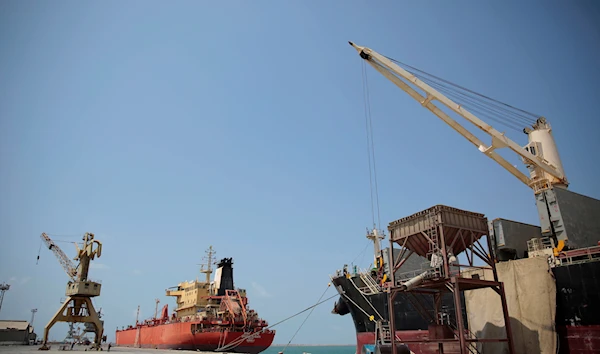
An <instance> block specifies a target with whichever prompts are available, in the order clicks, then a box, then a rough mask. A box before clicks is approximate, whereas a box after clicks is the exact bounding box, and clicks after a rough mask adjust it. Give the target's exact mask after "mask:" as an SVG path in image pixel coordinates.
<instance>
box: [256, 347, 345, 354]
mask: <svg viewBox="0 0 600 354" xmlns="http://www.w3.org/2000/svg"><path fill="white" fill-rule="evenodd" d="M283 348H284V347H276V346H272V347H270V348H269V349H267V350H265V351H264V352H262V353H263V354H277V353H279V352H280V351H282V350H283ZM355 352H356V347H355V346H354V345H349V346H322V347H312V346H308V347H287V349H286V350H285V352H284V354H302V353H310V354H355Z"/></svg>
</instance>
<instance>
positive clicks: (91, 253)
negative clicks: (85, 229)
mask: <svg viewBox="0 0 600 354" xmlns="http://www.w3.org/2000/svg"><path fill="white" fill-rule="evenodd" d="M41 238H42V240H44V242H45V243H46V245H47V246H48V248H49V249H50V250H52V252H54V254H55V255H56V257H57V258H58V261H59V263H60V264H61V265H62V267H63V269H64V270H65V272H66V273H67V275H68V276H69V278H70V279H69V281H68V283H67V289H66V295H67V299H66V300H65V301H64V302H63V303H62V305H61V307H60V308H59V309H58V311H57V312H56V314H55V315H54V316H53V317H52V319H51V320H50V322H48V324H47V325H46V327H45V328H44V339H43V343H42V346H41V347H40V350H48V349H49V348H48V346H47V345H46V344H47V341H48V334H49V332H50V329H51V328H52V326H54V324H55V323H56V322H69V323H86V324H88V323H89V324H91V325H92V326H93V327H94V332H95V334H96V338H95V340H94V345H93V347H94V348H95V349H96V350H98V349H100V344H101V342H102V340H105V337H104V336H103V333H104V323H103V321H101V320H100V315H99V313H98V312H96V310H95V309H94V305H93V303H92V297H96V296H100V290H101V286H102V285H101V284H100V283H98V282H95V281H91V280H89V279H88V272H89V269H90V262H91V261H92V260H93V259H94V258H95V257H100V255H101V254H102V243H101V242H100V241H98V240H95V239H94V234H92V233H86V234H85V235H84V236H83V246H82V248H79V246H78V245H77V244H75V248H76V249H77V256H75V258H74V260H76V261H79V266H78V267H75V266H74V265H73V263H72V262H71V260H70V259H69V258H68V257H67V255H66V254H65V253H64V252H63V251H62V250H61V249H60V247H58V246H57V245H56V244H55V243H54V242H53V241H52V239H50V237H48V235H47V234H45V233H43V234H42V236H41Z"/></svg>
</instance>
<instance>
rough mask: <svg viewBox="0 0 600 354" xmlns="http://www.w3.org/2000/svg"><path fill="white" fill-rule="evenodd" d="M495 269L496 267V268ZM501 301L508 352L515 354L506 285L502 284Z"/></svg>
mask: <svg viewBox="0 0 600 354" xmlns="http://www.w3.org/2000/svg"><path fill="white" fill-rule="evenodd" d="M494 269H495V267H494ZM499 290H500V292H499V293H500V300H501V301H502V313H503V314H504V327H505V328H506V339H508V352H509V353H510V354H514V353H515V344H514V343H513V337H512V326H511V324H510V315H509V314H508V305H507V303H506V293H505V292H504V283H500V289H499Z"/></svg>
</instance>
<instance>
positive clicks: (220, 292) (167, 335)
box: [116, 247, 275, 354]
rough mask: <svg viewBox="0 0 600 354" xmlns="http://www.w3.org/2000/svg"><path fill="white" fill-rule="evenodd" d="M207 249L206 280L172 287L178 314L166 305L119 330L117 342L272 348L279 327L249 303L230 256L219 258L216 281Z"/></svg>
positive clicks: (190, 347)
mask: <svg viewBox="0 0 600 354" xmlns="http://www.w3.org/2000/svg"><path fill="white" fill-rule="evenodd" d="M207 253H208V263H207V266H206V268H203V269H201V272H202V273H205V274H206V281H205V282H200V281H198V280H195V281H191V282H183V283H180V284H179V285H178V286H177V287H174V288H170V289H167V291H166V295H167V296H174V297H176V299H177V308H176V309H175V313H174V314H172V315H171V316H169V311H168V305H165V306H164V307H163V308H162V311H161V315H160V317H157V316H155V318H152V319H150V320H146V321H143V322H141V323H138V322H137V321H136V325H135V326H133V325H131V326H128V327H127V328H123V329H120V330H119V329H117V331H116V345H117V346H123V347H136V348H155V349H180V350H197V351H209V352H210V351H214V352H217V351H219V352H224V351H225V352H232V353H250V354H256V353H260V352H262V351H264V350H266V349H267V348H269V347H270V346H271V344H272V343H273V339H274V338H275V331H273V330H270V329H269V328H268V323H267V322H266V321H264V320H263V319H261V318H259V317H258V314H257V313H256V312H255V311H254V310H252V309H250V308H249V307H248V298H247V297H246V291H245V290H244V289H235V288H234V286H233V267H232V265H233V262H232V260H231V258H224V259H222V260H221V261H220V262H219V264H218V268H217V270H216V273H215V278H214V281H212V282H211V281H210V275H211V274H212V268H211V264H212V257H213V255H214V252H213V250H212V247H211V248H210V249H209V250H208V251H207Z"/></svg>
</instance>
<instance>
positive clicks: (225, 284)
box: [215, 258, 235, 296]
mask: <svg viewBox="0 0 600 354" xmlns="http://www.w3.org/2000/svg"><path fill="white" fill-rule="evenodd" d="M217 266H218V268H217V271H216V272H215V290H216V292H217V296H225V290H235V288H234V287H233V260H232V258H223V259H221V261H220V262H219V263H218V264H217Z"/></svg>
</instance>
